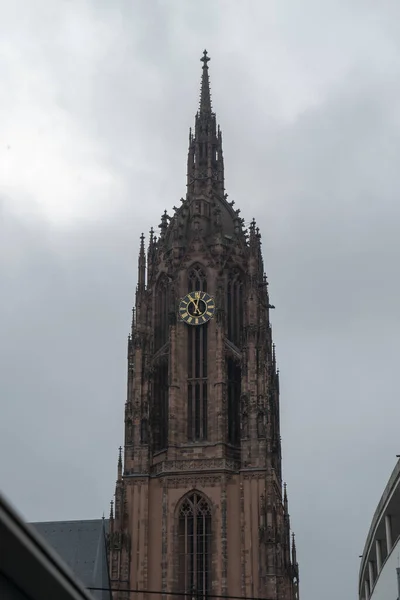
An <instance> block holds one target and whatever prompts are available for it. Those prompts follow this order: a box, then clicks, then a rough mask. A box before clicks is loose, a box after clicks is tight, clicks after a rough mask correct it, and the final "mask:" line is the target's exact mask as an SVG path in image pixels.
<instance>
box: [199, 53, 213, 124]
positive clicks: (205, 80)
mask: <svg viewBox="0 0 400 600" xmlns="http://www.w3.org/2000/svg"><path fill="white" fill-rule="evenodd" d="M200 60H201V62H202V63H203V73H202V76H201V92H200V114H201V115H202V114H203V115H204V114H210V113H211V112H212V109H211V94H210V79H209V76H208V65H207V63H208V61H209V60H210V58H209V56H207V50H204V52H203V56H202V57H201V59H200Z"/></svg>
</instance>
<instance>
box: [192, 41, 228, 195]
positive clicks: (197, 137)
mask: <svg viewBox="0 0 400 600" xmlns="http://www.w3.org/2000/svg"><path fill="white" fill-rule="evenodd" d="M200 60H201V62H202V63H203V69H202V76H201V90H200V106H199V110H198V111H197V114H196V120H195V127H194V134H193V133H192V131H191V130H190V132H189V153H188V169H187V189H188V196H189V197H191V198H193V197H198V196H200V195H202V194H205V195H206V196H208V197H209V198H211V197H213V196H214V197H215V196H217V197H219V198H223V197H224V191H225V189H224V161H223V156H222V134H221V130H220V128H219V126H218V127H217V120H216V117H215V113H214V112H213V111H212V107H211V92H210V78H209V74H208V62H209V60H210V57H209V56H208V54H207V50H204V52H203V56H202V57H201V59H200Z"/></svg>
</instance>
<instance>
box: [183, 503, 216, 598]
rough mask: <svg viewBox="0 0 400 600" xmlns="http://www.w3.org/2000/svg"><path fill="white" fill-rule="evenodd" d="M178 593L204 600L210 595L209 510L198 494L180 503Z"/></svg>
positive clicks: (207, 504)
mask: <svg viewBox="0 0 400 600" xmlns="http://www.w3.org/2000/svg"><path fill="white" fill-rule="evenodd" d="M178 519H179V522H178V553H179V557H178V558H179V592H181V593H186V594H188V596H190V598H188V600H192V597H193V598H196V600H197V599H200V598H206V597H207V595H208V594H210V592H211V564H212V562H211V507H210V505H209V503H208V502H207V500H206V499H205V498H204V497H203V496H201V495H200V494H198V493H196V492H195V493H193V494H191V495H190V496H189V497H187V498H186V499H185V500H184V502H183V503H182V505H181V507H180V510H179V516H178Z"/></svg>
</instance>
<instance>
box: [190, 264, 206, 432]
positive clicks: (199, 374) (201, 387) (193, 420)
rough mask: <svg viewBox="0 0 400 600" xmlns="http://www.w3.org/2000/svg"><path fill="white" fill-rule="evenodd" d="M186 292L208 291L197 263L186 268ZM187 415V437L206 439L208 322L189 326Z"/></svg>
mask: <svg viewBox="0 0 400 600" xmlns="http://www.w3.org/2000/svg"><path fill="white" fill-rule="evenodd" d="M188 291H189V293H190V292H194V291H203V292H206V291H207V279H206V275H205V273H204V271H203V269H202V268H201V267H200V266H199V265H198V266H195V267H193V268H192V269H191V270H190V271H189V278H188ZM187 331H188V334H187V335H188V338H187V339H188V353H187V357H188V375H187V376H188V383H187V418H188V427H187V429H188V439H189V440H191V441H200V440H205V439H207V396H208V394H207V391H208V380H207V377H208V375H207V369H208V364H207V350H208V341H207V331H208V324H207V323H206V324H204V325H199V326H197V327H194V326H192V327H188V330H187Z"/></svg>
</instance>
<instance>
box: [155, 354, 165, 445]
mask: <svg viewBox="0 0 400 600" xmlns="http://www.w3.org/2000/svg"><path fill="white" fill-rule="evenodd" d="M153 411H154V422H153V431H154V450H155V451H158V450H164V448H166V447H167V444H168V361H167V360H164V361H163V362H161V363H160V364H158V365H157V366H156V367H155V370H154V381H153Z"/></svg>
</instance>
